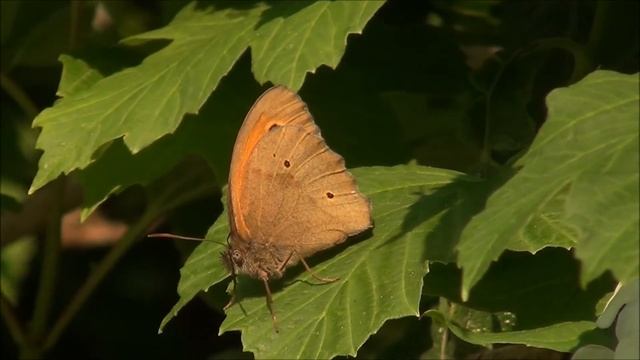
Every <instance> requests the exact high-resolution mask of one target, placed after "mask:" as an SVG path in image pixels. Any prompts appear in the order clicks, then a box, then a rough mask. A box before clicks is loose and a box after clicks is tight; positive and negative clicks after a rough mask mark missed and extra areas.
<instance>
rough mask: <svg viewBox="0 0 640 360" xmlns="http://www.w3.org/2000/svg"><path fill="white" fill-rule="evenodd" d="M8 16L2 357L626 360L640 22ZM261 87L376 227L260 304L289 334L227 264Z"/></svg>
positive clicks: (70, 13)
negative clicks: (313, 136)
mask: <svg viewBox="0 0 640 360" xmlns="http://www.w3.org/2000/svg"><path fill="white" fill-rule="evenodd" d="M1 5H2V29H1V30H2V33H1V35H2V38H1V40H2V49H3V52H2V68H1V70H2V74H1V75H2V89H3V97H2V123H1V125H2V132H1V140H2V168H1V170H2V176H1V178H0V185H1V186H0V190H1V193H2V319H3V328H2V331H3V332H2V343H3V345H7V346H3V350H2V351H3V355H8V356H10V357H17V356H19V357H22V358H39V357H47V356H55V357H60V358H66V357H70V356H71V357H78V356H83V357H93V358H123V357H131V358H149V357H159V358H177V357H180V358H182V357H187V358H237V357H250V356H251V354H250V353H252V354H253V356H255V357H256V358H332V357H336V356H346V355H350V356H355V357H362V358H387V357H394V358H397V357H399V356H401V357H407V358H427V359H432V358H439V359H444V358H465V357H468V358H493V357H498V356H502V358H518V357H519V358H533V357H536V356H538V357H541V358H557V359H560V358H568V357H571V356H573V357H574V358H575V359H579V358H593V357H601V358H611V359H613V358H614V356H616V357H617V358H625V357H629V358H633V357H634V356H635V357H637V356H638V345H637V344H638V336H639V327H638V321H636V320H637V317H638V301H639V296H638V268H639V265H640V264H639V257H640V254H639V249H638V240H639V239H638V238H639V231H638V228H639V226H640V223H639V222H640V220H639V219H640V215H639V210H638V208H639V205H640V204H639V199H638V198H639V196H640V195H639V190H638V186H639V184H638V182H639V175H638V174H639V161H640V159H639V151H640V149H639V131H640V128H639V121H638V119H639V116H640V115H639V102H640V94H639V80H638V56H639V47H640V46H639V39H638V30H639V29H638V17H637V13H638V10H639V9H638V7H639V6H638V3H637V2H635V1H617V2H612V1H611V2H610V1H580V2H577V1H576V2H551V1H522V2H520V1H518V2H509V1H501V0H492V1H463V0H456V1H440V0H431V1H424V2H404V1H389V2H384V1H334V2H328V1H317V2H314V1H272V2H253V1H246V2H212V3H209V2H178V1H174V2H146V1H134V2H99V1H92V2H74V1H72V2H39V1H34V2H14V1H6V2H5V1H3V2H2V3H1ZM272 84H282V85H286V86H288V87H289V88H291V89H293V90H295V91H297V92H299V94H300V96H301V97H302V98H303V99H304V100H305V101H306V102H307V104H308V106H309V109H310V111H311V113H312V114H313V115H314V117H315V120H316V122H317V124H318V126H319V127H320V128H321V129H322V134H323V136H324V138H325V139H326V141H327V143H328V144H329V145H330V146H331V147H332V148H333V149H335V150H336V151H337V152H338V153H340V154H341V155H343V156H344V158H345V160H346V163H347V166H348V167H349V168H350V169H352V170H351V171H352V173H353V175H354V176H355V177H356V179H357V181H358V184H359V189H360V190H361V191H362V192H363V193H364V194H366V195H367V196H368V197H369V198H370V199H371V201H372V205H373V219H374V223H375V228H374V229H373V230H372V231H369V232H365V233H364V234H362V235H360V236H357V237H355V238H353V239H350V240H349V241H347V242H346V243H345V244H342V245H340V246H337V247H335V248H332V249H330V250H328V251H325V252H323V253H321V254H318V255H317V256H314V257H312V258H311V259H309V263H310V265H311V266H312V267H313V268H314V270H315V271H317V272H319V273H321V274H323V275H324V276H335V277H339V278H340V280H339V281H337V282H334V283H331V284H323V285H318V284H316V282H314V279H313V278H311V277H310V276H309V274H308V273H306V272H305V271H304V269H303V268H302V267H295V268H292V269H290V270H289V271H287V274H286V276H285V278H284V279H282V280H279V281H274V282H273V284H272V289H273V291H274V306H275V308H276V311H277V313H278V316H279V328H280V331H279V332H275V331H274V329H273V327H272V324H271V319H270V314H269V311H268V309H267V307H266V306H265V300H264V290H263V288H262V284H261V283H260V282H259V281H255V280H253V279H248V278H244V277H239V278H238V287H237V289H236V293H237V296H238V298H239V300H240V302H239V303H238V304H236V305H235V306H232V307H230V308H229V309H227V310H226V311H223V310H222V308H223V306H224V304H225V303H226V301H227V300H228V297H229V295H228V293H227V289H228V288H229V286H230V284H229V274H228V273H227V272H226V271H225V269H224V268H223V266H222V264H221V262H220V256H219V254H220V252H221V251H222V250H223V247H224V245H223V244H224V243H225V242H226V238H227V234H228V231H229V230H228V220H227V215H226V209H225V208H224V207H225V206H226V205H225V204H226V200H225V199H226V179H227V175H228V174H227V172H228V166H229V159H230V154H231V149H232V146H233V142H234V139H235V134H236V132H237V130H238V128H239V126H240V124H241V122H242V120H243V117H244V115H245V114H246V112H247V111H248V109H249V107H250V106H251V104H252V103H253V101H254V100H255V99H256V97H257V96H258V95H259V94H260V93H261V92H262V91H264V90H265V89H266V88H268V87H269V86H270V85H272ZM216 219H217V220H216ZM80 221H83V222H80ZM207 229H208V231H207ZM154 231H170V232H173V233H178V234H182V235H191V236H203V235H204V234H205V233H206V236H205V237H206V239H207V240H210V241H204V242H201V243H200V244H189V243H180V242H175V243H174V242H173V241H171V240H160V239H145V235H146V234H148V233H149V232H154ZM176 287H177V293H178V296H177V297H176V295H175V289H176ZM618 314H621V315H620V316H619V317H618ZM163 318H164V319H163ZM158 325H160V330H158ZM158 333H159V334H158ZM218 333H219V334H222V335H221V336H218V335H217V334H218ZM243 351H244V352H243ZM570 353H573V355H571V354H570Z"/></svg>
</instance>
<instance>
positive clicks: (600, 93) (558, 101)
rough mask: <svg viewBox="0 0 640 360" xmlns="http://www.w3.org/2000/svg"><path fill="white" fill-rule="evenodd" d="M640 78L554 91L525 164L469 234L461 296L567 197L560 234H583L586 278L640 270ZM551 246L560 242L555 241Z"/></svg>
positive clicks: (580, 249)
mask: <svg viewBox="0 0 640 360" xmlns="http://www.w3.org/2000/svg"><path fill="white" fill-rule="evenodd" d="M638 101H639V95H638V76H637V74H636V75H623V74H618V73H614V72H611V71H596V72H594V73H592V74H590V75H589V76H587V77H586V78H585V79H583V80H582V81H581V82H579V83H577V84H575V85H573V86H570V87H569V88H565V89H558V90H556V91H554V92H552V93H551V94H550V95H549V96H548V98H547V102H548V107H549V117H548V119H547V122H546V123H545V124H544V125H543V127H542V128H541V129H540V132H539V134H538V136H537V138H536V139H535V141H534V143H533V145H532V146H531V148H530V150H529V151H528V153H527V154H525V155H524V156H523V157H522V158H521V159H520V160H519V161H518V163H517V164H516V165H517V167H521V168H522V169H521V170H520V171H519V172H518V173H517V174H516V175H515V176H514V177H513V178H511V179H510V180H509V181H508V182H507V183H506V184H505V185H504V186H502V187H501V188H500V189H499V190H497V191H496V192H495V193H494V194H493V195H492V196H491V197H490V198H489V200H488V202H487V205H486V208H485V210H484V211H483V212H481V213H480V214H478V215H477V216H476V217H474V218H473V220H472V221H471V222H470V223H469V225H468V226H467V227H466V228H465V230H464V232H463V236H462V239H461V241H460V244H459V247H458V249H459V258H458V259H459V264H460V265H461V266H462V267H463V269H464V279H463V288H462V292H463V297H464V298H466V297H467V296H468V293H469V289H470V288H471V287H472V286H473V285H474V284H475V283H476V282H477V281H478V280H479V279H480V277H481V276H482V275H483V274H484V273H485V271H486V270H487V268H488V267H489V264H490V263H491V262H492V261H494V260H495V259H497V257H498V256H499V255H500V254H501V253H502V252H503V251H504V250H505V249H507V248H513V247H518V246H517V245H514V239H517V238H518V237H519V236H520V235H521V234H522V233H523V232H524V231H525V230H526V229H527V227H528V226H529V225H530V224H531V220H532V218H533V217H535V216H536V215H537V214H538V213H539V211H540V209H541V208H544V207H547V206H549V204H550V203H552V202H557V201H558V199H559V198H564V200H563V211H562V213H561V214H556V216H555V220H554V221H555V222H556V223H557V224H561V225H562V226H561V227H558V232H560V231H564V230H563V228H567V227H570V228H572V229H573V232H574V233H576V234H578V239H577V245H576V247H577V256H578V257H579V258H580V259H581V260H582V264H583V268H582V272H583V273H582V278H581V279H582V283H583V284H585V283H587V282H589V281H590V280H592V279H594V278H595V277H597V276H598V275H599V274H601V273H602V272H604V271H605V270H612V271H613V273H614V275H615V276H616V277H618V278H619V279H620V280H625V279H629V278H631V277H633V276H637V274H638V265H639V264H638V247H637V240H638V217H639V216H638V115H639V114H638ZM548 245H552V246H553V245H555V244H553V243H549V244H548Z"/></svg>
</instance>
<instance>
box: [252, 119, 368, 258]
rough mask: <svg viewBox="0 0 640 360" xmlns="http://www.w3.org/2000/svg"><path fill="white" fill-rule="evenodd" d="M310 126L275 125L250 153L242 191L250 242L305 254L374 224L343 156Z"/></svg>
mask: <svg viewBox="0 0 640 360" xmlns="http://www.w3.org/2000/svg"><path fill="white" fill-rule="evenodd" d="M308 129H309V127H304V126H295V125H286V126H276V127H273V128H271V129H270V130H269V131H268V133H267V134H265V135H264V136H263V137H262V138H261V139H260V141H259V142H258V143H257V144H256V147H255V148H254V150H253V152H252V153H251V155H250V156H249V160H248V162H247V169H248V171H247V173H246V178H245V179H243V181H242V183H243V184H244V186H245V188H244V189H242V190H241V191H240V194H241V198H240V204H241V208H240V211H242V213H243V214H244V218H245V223H246V226H247V228H248V230H249V233H250V234H251V241H255V242H259V243H264V244H272V245H273V246H275V247H278V248H287V247H288V248H291V250H295V251H296V252H297V253H298V254H299V255H300V256H303V257H306V256H310V255H311V254H313V253H315V252H317V251H320V250H323V249H326V248H329V247H331V246H333V245H335V244H338V243H340V242H342V241H344V240H345V239H346V238H347V236H349V235H352V234H355V233H359V232H361V231H363V230H365V229H367V228H369V227H370V226H371V219H370V206H369V202H368V200H367V199H366V198H365V197H364V196H363V195H362V194H360V193H359V192H358V190H357V187H356V184H355V180H354V179H353V177H352V176H351V174H349V172H348V171H347V170H346V169H345V167H344V160H343V159H342V157H340V155H338V154H336V153H335V152H333V151H331V150H330V149H329V148H328V147H327V145H326V143H325V142H324V140H323V139H322V138H321V137H320V135H319V134H318V133H315V132H309V131H308Z"/></svg>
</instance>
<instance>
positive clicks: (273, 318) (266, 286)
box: [261, 276, 278, 332]
mask: <svg viewBox="0 0 640 360" xmlns="http://www.w3.org/2000/svg"><path fill="white" fill-rule="evenodd" d="M261 279H262V283H263V284H264V289H265V291H266V292H267V308H269V312H270V313H271V321H272V324H273V330H275V331H276V332H278V325H277V319H276V313H275V312H274V311H273V299H272V298H271V289H270V288H269V282H268V281H267V277H266V276H262V277H261Z"/></svg>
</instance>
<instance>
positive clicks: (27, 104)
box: [0, 73, 39, 120]
mask: <svg viewBox="0 0 640 360" xmlns="http://www.w3.org/2000/svg"><path fill="white" fill-rule="evenodd" d="M0 86H2V90H4V91H5V92H6V93H7V94H9V96H10V97H11V98H12V99H13V100H15V102H16V103H18V106H20V108H21V109H22V111H24V113H25V114H26V115H27V117H28V118H29V120H31V119H33V118H35V117H36V115H38V113H39V111H38V107H37V106H36V104H35V103H34V102H33V100H31V98H30V97H29V95H27V93H26V92H24V90H22V88H21V87H20V86H19V85H18V84H16V83H15V82H14V81H13V80H11V78H10V77H8V76H7V75H5V74H4V73H0Z"/></svg>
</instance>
